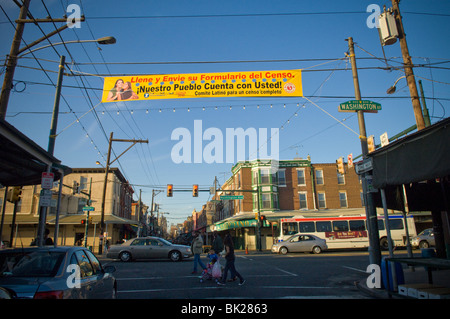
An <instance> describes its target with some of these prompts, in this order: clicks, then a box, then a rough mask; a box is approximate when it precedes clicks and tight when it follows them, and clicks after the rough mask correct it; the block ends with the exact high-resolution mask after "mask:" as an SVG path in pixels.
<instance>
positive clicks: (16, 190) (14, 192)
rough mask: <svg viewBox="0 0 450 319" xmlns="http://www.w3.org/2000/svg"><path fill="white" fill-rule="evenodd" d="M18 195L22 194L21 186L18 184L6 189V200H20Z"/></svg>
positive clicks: (13, 201) (12, 201)
mask: <svg viewBox="0 0 450 319" xmlns="http://www.w3.org/2000/svg"><path fill="white" fill-rule="evenodd" d="M20 195H22V188H21V187H20V186H14V187H13V188H10V189H8V194H7V195H6V200H7V201H8V202H11V203H15V202H18V201H19V200H20Z"/></svg>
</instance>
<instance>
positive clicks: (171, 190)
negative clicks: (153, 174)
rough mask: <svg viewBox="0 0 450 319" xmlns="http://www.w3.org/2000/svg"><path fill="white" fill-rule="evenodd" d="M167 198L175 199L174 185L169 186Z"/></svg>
mask: <svg viewBox="0 0 450 319" xmlns="http://www.w3.org/2000/svg"><path fill="white" fill-rule="evenodd" d="M167 197H173V184H167Z"/></svg>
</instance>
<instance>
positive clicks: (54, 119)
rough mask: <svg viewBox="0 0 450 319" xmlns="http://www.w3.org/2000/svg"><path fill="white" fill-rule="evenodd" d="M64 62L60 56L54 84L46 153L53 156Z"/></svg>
mask: <svg viewBox="0 0 450 319" xmlns="http://www.w3.org/2000/svg"><path fill="white" fill-rule="evenodd" d="M65 62H66V57H65V56H64V55H61V59H60V61H59V71H58V81H57V83H56V92H55V102H54V104H53V115H52V124H51V127H50V135H49V137H48V148H47V151H48V152H49V153H50V154H51V155H53V153H54V150H55V139H56V127H57V126H58V115H59V101H60V99H61V86H62V81H63V77H64V64H65Z"/></svg>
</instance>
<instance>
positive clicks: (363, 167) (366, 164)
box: [355, 158, 373, 175]
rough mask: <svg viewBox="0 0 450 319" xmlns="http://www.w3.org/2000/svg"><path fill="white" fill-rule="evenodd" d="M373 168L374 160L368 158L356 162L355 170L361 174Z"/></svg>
mask: <svg viewBox="0 0 450 319" xmlns="http://www.w3.org/2000/svg"><path fill="white" fill-rule="evenodd" d="M371 170H373V162H372V159H371V158H366V159H364V160H362V161H361V162H358V163H356V165H355V171H356V174H358V175H360V174H362V173H366V172H368V171H371Z"/></svg>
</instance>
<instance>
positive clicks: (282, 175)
mask: <svg viewBox="0 0 450 319" xmlns="http://www.w3.org/2000/svg"><path fill="white" fill-rule="evenodd" d="M278 186H286V171H285V170H279V171H278Z"/></svg>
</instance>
